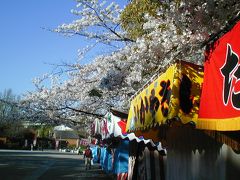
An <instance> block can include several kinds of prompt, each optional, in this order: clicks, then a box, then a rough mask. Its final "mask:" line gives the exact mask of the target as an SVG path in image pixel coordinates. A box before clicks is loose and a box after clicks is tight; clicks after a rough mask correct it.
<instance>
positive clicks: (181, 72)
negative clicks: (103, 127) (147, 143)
mask: <svg viewBox="0 0 240 180" xmlns="http://www.w3.org/2000/svg"><path fill="white" fill-rule="evenodd" d="M202 79H203V69H202V67H200V66H196V65H193V64H190V63H186V62H183V61H181V62H178V63H175V64H173V65H171V66H170V67H169V68H168V69H167V70H166V71H165V72H164V73H163V74H161V75H159V76H158V77H157V78H156V79H155V80H154V81H153V82H152V83H151V84H150V85H149V86H148V87H146V88H145V89H144V90H143V91H142V92H140V93H139V94H138V95H137V96H136V97H135V98H134V99H133V100H132V101H131V106H130V110H129V114H128V121H127V127H126V128H127V131H136V130H145V129H149V128H151V127H155V126H156V125H157V124H158V125H161V124H164V123H166V121H167V120H171V119H173V118H175V117H178V118H180V119H181V121H182V122H183V123H188V122H193V123H196V121H197V118H198V108H199V107H198V106H199V99H200V98H199V97H200V89H201V84H202Z"/></svg>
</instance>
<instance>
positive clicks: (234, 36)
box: [197, 22, 240, 131]
mask: <svg viewBox="0 0 240 180" xmlns="http://www.w3.org/2000/svg"><path fill="white" fill-rule="evenodd" d="M239 35H240V22H238V23H237V24H236V25H235V26H234V27H233V28H232V29H231V30H230V31H229V32H228V33H226V34H225V35H224V36H222V37H221V38H220V39H218V40H217V41H216V42H215V43H214V44H213V45H212V46H211V49H210V50H209V52H208V53H207V52H206V54H207V58H206V62H205V64H204V82H203V88H202V95H201V103H200V110H199V120H198V124H197V128H199V129H208V130H219V131H236V130H240V81H239V80H240V63H239V56H240V36H239Z"/></svg>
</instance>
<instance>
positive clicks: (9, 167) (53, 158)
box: [0, 150, 111, 180]
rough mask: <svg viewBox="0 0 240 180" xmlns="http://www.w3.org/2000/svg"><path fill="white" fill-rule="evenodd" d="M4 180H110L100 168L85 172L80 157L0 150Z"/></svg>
mask: <svg viewBox="0 0 240 180" xmlns="http://www.w3.org/2000/svg"><path fill="white" fill-rule="evenodd" d="M0 179H1V180H33V179H40V180H47V179H51V180H52V179H53V180H54V179H80V180H84V179H87V180H91V179H94V180H103V179H104V180H105V179H106V180H108V179H109V180H110V179H111V177H110V176H107V175H106V174H105V173H104V172H103V171H102V170H101V169H99V166H98V165H95V166H93V168H92V169H91V170H87V171H86V170H85V168H84V161H83V159H82V156H81V155H77V154H72V153H60V152H57V151H43V152H41V151H9V150H0Z"/></svg>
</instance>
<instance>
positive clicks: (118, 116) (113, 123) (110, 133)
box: [93, 109, 165, 179]
mask: <svg viewBox="0 0 240 180" xmlns="http://www.w3.org/2000/svg"><path fill="white" fill-rule="evenodd" d="M126 118H127V114H125V113H121V112H120V111H116V110H113V109H112V110H111V112H108V113H107V114H106V115H105V117H104V118H103V119H102V120H96V121H95V122H94V125H93V127H94V130H95V133H94V135H95V136H97V134H101V137H102V142H103V144H105V146H103V147H102V149H101V161H100V163H101V165H102V167H103V169H105V170H106V171H108V173H113V174H116V175H117V178H118V179H127V177H128V171H129V163H131V164H132V162H131V159H132V156H135V158H136V154H131V157H129V151H130V149H131V148H130V147H132V145H131V144H132V143H133V142H136V143H137V144H139V147H140V146H141V147H144V148H145V147H151V149H154V150H156V151H157V152H159V151H161V153H163V154H164V153H165V151H164V150H163V149H162V147H161V144H160V143H153V141H152V140H145V139H144V138H143V137H140V138H139V137H136V136H135V135H134V133H129V134H128V133H126ZM106 153H108V156H106ZM109 154H110V156H111V159H112V166H111V168H112V169H111V171H109ZM106 161H107V163H106ZM104 162H105V164H104ZM106 164H108V169H106V167H107V166H106Z"/></svg>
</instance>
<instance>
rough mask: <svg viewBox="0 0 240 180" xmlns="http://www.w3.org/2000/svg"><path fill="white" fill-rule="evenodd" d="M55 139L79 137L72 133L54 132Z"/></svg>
mask: <svg viewBox="0 0 240 180" xmlns="http://www.w3.org/2000/svg"><path fill="white" fill-rule="evenodd" d="M54 136H55V138H56V139H79V136H78V134H77V133H76V132H74V131H54Z"/></svg>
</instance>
